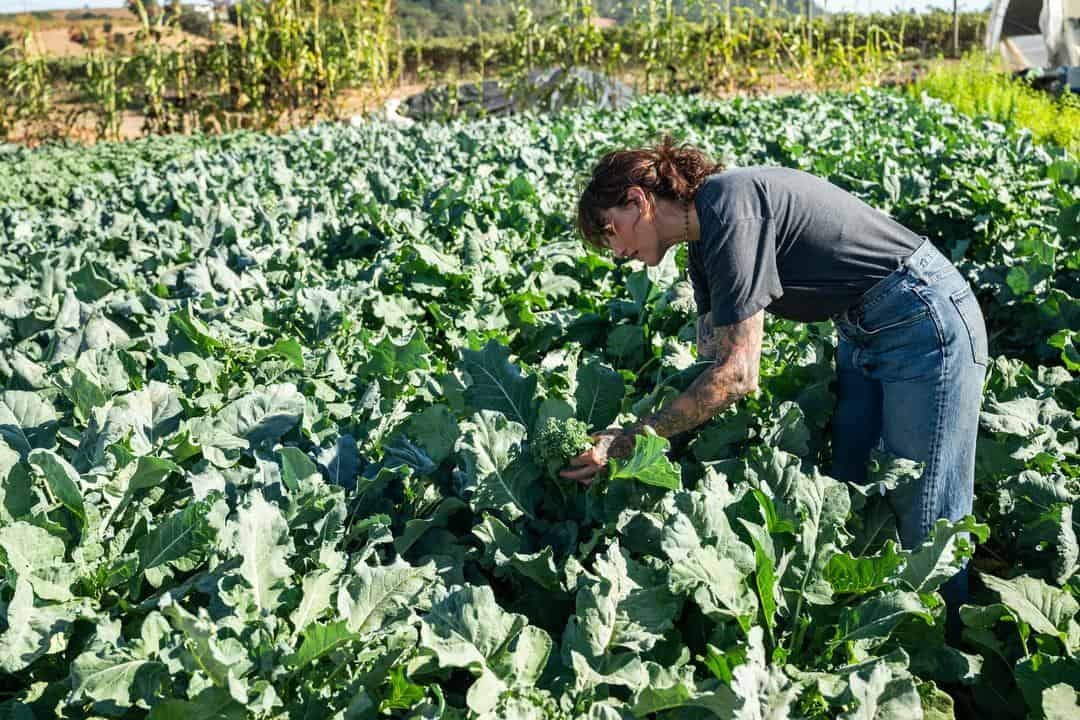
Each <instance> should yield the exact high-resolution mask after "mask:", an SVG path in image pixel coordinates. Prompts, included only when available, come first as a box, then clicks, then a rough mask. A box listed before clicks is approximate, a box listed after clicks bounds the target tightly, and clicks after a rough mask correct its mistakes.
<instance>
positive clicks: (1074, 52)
mask: <svg viewBox="0 0 1080 720" xmlns="http://www.w3.org/2000/svg"><path fill="white" fill-rule="evenodd" d="M1025 10H1026V8H1025ZM1031 19H1032V20H1034V18H1031ZM1030 24H1033V23H1030V22H1029V21H1026V19H1025V18H1024V17H1023V15H1022V14H1021V13H1018V12H1017V8H1016V6H1015V5H1014V6H1013V7H1012V8H1010V0H993V3H992V5H991V7H990V20H989V22H988V23H987V27H986V51H987V52H988V53H991V52H995V51H996V50H997V49H998V47H999V45H1000V43H1001V41H1002V40H1003V39H1004V38H1005V37H1009V36H1017V35H1019V36H1023V33H1022V31H1020V30H1019V29H1012V30H1011V31H1005V28H1007V27H1009V28H1017V26H1018V25H1019V26H1020V27H1024V26H1028V25H1030ZM1031 30H1032V31H1034V27H1032V28H1031ZM1038 31H1039V33H1040V34H1041V35H1042V39H1043V43H1044V44H1045V45H1046V64H1047V66H1049V67H1058V66H1061V65H1080V37H1078V36H1080V0H1043V2H1042V9H1041V11H1040V12H1039V16H1038Z"/></svg>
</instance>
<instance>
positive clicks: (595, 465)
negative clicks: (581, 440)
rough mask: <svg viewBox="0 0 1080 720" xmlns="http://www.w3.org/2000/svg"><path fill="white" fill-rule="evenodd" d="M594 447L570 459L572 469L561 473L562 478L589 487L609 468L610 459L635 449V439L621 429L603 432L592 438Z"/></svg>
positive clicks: (610, 429)
mask: <svg viewBox="0 0 1080 720" xmlns="http://www.w3.org/2000/svg"><path fill="white" fill-rule="evenodd" d="M592 439H593V443H594V444H593V446H592V447H591V448H589V449H588V450H586V451H585V452H583V453H581V454H580V455H575V456H574V457H572V458H570V468H569V469H566V470H563V471H562V472H560V473H559V475H560V477H564V478H567V479H569V480H577V481H578V482H579V483H581V484H582V485H589V484H591V483H592V481H593V480H595V479H596V475H597V474H598V473H600V472H601V471H603V469H604V468H605V467H607V461H608V458H609V457H623V456H624V455H625V448H630V447H633V444H634V442H633V437H632V436H631V435H628V434H627V433H625V432H624V431H622V430H620V429H619V428H609V429H607V430H602V431H601V432H598V433H596V434H595V435H593V436H592Z"/></svg>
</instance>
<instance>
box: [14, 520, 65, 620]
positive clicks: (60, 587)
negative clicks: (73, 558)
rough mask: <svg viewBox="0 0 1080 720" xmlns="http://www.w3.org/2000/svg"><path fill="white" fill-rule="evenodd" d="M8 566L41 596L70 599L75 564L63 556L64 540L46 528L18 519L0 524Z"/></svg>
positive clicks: (50, 598) (61, 599)
mask: <svg viewBox="0 0 1080 720" xmlns="http://www.w3.org/2000/svg"><path fill="white" fill-rule="evenodd" d="M0 548H2V549H3V551H4V557H5V559H6V562H7V566H8V567H9V568H10V569H11V570H12V571H14V573H15V575H16V576H17V577H19V578H23V579H25V580H26V581H27V582H29V583H30V586H31V587H32V588H33V589H34V594H35V595H37V596H38V597H39V598H41V599H42V600H59V601H65V600H71V599H73V598H74V596H73V595H72V594H71V583H72V582H73V581H74V580H75V574H74V572H73V570H74V568H72V566H71V565H69V564H67V563H66V562H65V560H64V541H63V540H61V539H60V538H58V537H55V536H54V535H50V534H49V532H48V531H46V530H45V529H43V528H40V527H37V526H36V525H31V524H29V523H26V522H16V523H13V524H11V525H8V526H7V527H3V528H0Z"/></svg>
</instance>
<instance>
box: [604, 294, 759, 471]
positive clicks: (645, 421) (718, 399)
mask: <svg viewBox="0 0 1080 720" xmlns="http://www.w3.org/2000/svg"><path fill="white" fill-rule="evenodd" d="M764 317H765V314H764V312H763V311H759V312H757V313H756V314H754V315H752V316H751V317H749V318H747V319H745V320H743V321H741V322H737V323H735V324H733V325H724V326H721V327H719V328H714V327H713V325H712V319H711V314H710V317H709V319H708V320H706V321H704V322H703V319H702V318H698V330H699V334H698V355H699V357H705V358H709V359H711V360H712V361H713V365H712V367H710V368H709V369H707V370H706V371H705V372H703V373H702V374H701V375H700V376H698V378H697V379H696V380H695V381H694V382H693V383H692V384H691V385H690V387H689V388H687V389H686V392H684V393H683V394H682V395H680V396H679V397H677V398H675V400H674V401H673V402H672V403H671V404H670V405H668V406H667V407H665V408H663V409H662V410H660V411H658V412H656V413H653V414H652V415H648V416H646V417H643V418H642V419H641V420H640V421H639V422H637V423H635V425H634V426H633V427H632V428H631V429H630V431H629V432H628V433H627V436H628V437H627V438H626V441H625V442H618V441H617V442H616V443H613V444H612V447H611V450H609V454H610V455H613V456H614V457H625V455H629V454H630V453H631V452H632V451H633V438H632V436H633V435H635V434H637V432H640V430H641V427H642V426H644V425H649V426H651V427H652V428H653V429H654V430H656V434H657V435H661V436H663V437H671V436H672V435H677V434H679V433H681V432H685V431H687V430H692V429H693V428H696V427H698V426H699V425H702V424H703V423H705V422H707V421H708V420H710V419H711V418H712V417H713V416H714V415H716V414H717V413H719V412H721V411H722V410H724V409H725V408H727V407H728V406H729V405H732V404H734V403H735V402H736V401H737V400H739V399H740V398H742V397H744V396H746V395H749V394H750V393H752V392H754V391H755V390H757V383H758V366H759V364H760V363H761V338H762V333H763V328H764ZM703 325H704V326H706V327H707V332H706V333H704V334H703V333H701V329H702V327H703ZM616 445H618V447H616ZM624 446H625V447H624ZM622 452H625V455H621V454H620V453H622Z"/></svg>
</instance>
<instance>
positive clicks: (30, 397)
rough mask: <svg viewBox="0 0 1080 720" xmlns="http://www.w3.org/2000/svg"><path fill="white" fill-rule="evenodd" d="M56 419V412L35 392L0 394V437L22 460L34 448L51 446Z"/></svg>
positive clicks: (19, 391) (54, 433)
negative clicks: (17, 452) (16, 451)
mask: <svg viewBox="0 0 1080 720" xmlns="http://www.w3.org/2000/svg"><path fill="white" fill-rule="evenodd" d="M58 420H59V418H58V416H57V415H56V410H55V409H54V408H53V406H52V405H51V404H50V403H49V401H48V400H46V399H45V398H44V397H42V396H41V395H40V394H38V393H35V392H26V391H23V390H5V391H4V392H2V393H0V436H2V437H3V438H4V440H6V441H7V443H8V445H10V446H11V447H12V448H14V449H15V450H18V451H19V454H20V455H22V456H23V457H25V456H26V455H27V454H28V453H29V452H30V451H31V450H33V449H34V448H51V447H52V446H53V444H54V442H55V438H56V430H57V427H58V425H57V423H58Z"/></svg>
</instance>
